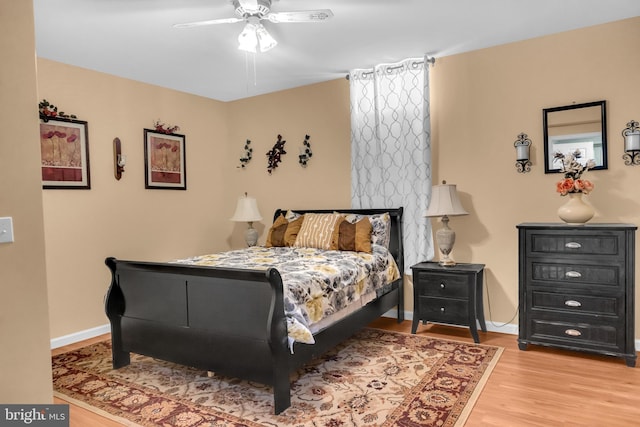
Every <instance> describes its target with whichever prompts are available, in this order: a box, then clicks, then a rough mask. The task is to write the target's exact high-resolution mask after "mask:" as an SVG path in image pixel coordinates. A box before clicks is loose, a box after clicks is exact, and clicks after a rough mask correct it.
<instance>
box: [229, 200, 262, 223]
mask: <svg viewBox="0 0 640 427" xmlns="http://www.w3.org/2000/svg"><path fill="white" fill-rule="evenodd" d="M260 220H262V215H260V211H259V210H258V203H257V202H256V199H254V198H253V197H249V196H247V194H246V193H245V195H244V196H242V197H239V198H238V204H237V205H236V212H235V213H234V214H233V216H232V217H231V221H236V222H253V221H260Z"/></svg>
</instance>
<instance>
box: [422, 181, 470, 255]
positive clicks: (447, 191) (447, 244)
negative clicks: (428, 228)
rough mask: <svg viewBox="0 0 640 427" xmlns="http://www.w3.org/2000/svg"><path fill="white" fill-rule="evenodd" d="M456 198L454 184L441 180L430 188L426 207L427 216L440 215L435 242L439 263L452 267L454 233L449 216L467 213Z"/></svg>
mask: <svg viewBox="0 0 640 427" xmlns="http://www.w3.org/2000/svg"><path fill="white" fill-rule="evenodd" d="M468 214H469V212H467V211H465V210H464V208H463V207H462V204H461V203H460V199H458V193H457V191H456V186H455V185H454V184H447V182H446V181H442V184H441V185H434V186H433V188H432V189H431V202H430V203H429V207H428V208H427V214H426V215H425V216H427V217H437V216H440V217H442V219H441V221H442V228H441V229H440V230H438V231H437V232H436V242H437V243H438V248H439V249H440V252H441V253H442V257H441V258H440V261H439V264H440V265H442V266H445V267H452V266H454V265H456V262H455V261H454V260H453V259H451V258H450V257H449V254H450V253H451V250H452V249H453V244H454V243H455V241H456V233H455V231H453V230H452V229H450V228H449V217H450V216H454V215H468Z"/></svg>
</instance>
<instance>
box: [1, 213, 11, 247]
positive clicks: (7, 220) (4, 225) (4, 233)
mask: <svg viewBox="0 0 640 427" xmlns="http://www.w3.org/2000/svg"><path fill="white" fill-rule="evenodd" d="M11 242H13V219H12V218H11V217H10V216H8V217H4V218H0V243H11Z"/></svg>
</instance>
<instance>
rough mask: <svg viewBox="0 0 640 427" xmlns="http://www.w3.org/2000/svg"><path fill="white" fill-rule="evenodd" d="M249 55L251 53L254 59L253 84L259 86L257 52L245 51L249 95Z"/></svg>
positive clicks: (245, 70)
mask: <svg viewBox="0 0 640 427" xmlns="http://www.w3.org/2000/svg"><path fill="white" fill-rule="evenodd" d="M249 55H251V57H252V59H253V86H254V87H255V86H258V73H257V71H256V54H255V53H249V52H245V53H244V73H245V78H246V79H245V81H246V82H247V83H246V90H247V95H249Z"/></svg>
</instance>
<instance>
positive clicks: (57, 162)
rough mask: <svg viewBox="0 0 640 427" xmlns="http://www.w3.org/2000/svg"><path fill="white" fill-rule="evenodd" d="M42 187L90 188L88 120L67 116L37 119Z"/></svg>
mask: <svg viewBox="0 0 640 427" xmlns="http://www.w3.org/2000/svg"><path fill="white" fill-rule="evenodd" d="M40 162H41V170H42V188H45V189H81V190H88V189H90V188H91V177H90V173H89V133H88V130H87V122H85V121H82V120H75V119H68V118H48V119H47V120H40Z"/></svg>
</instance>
